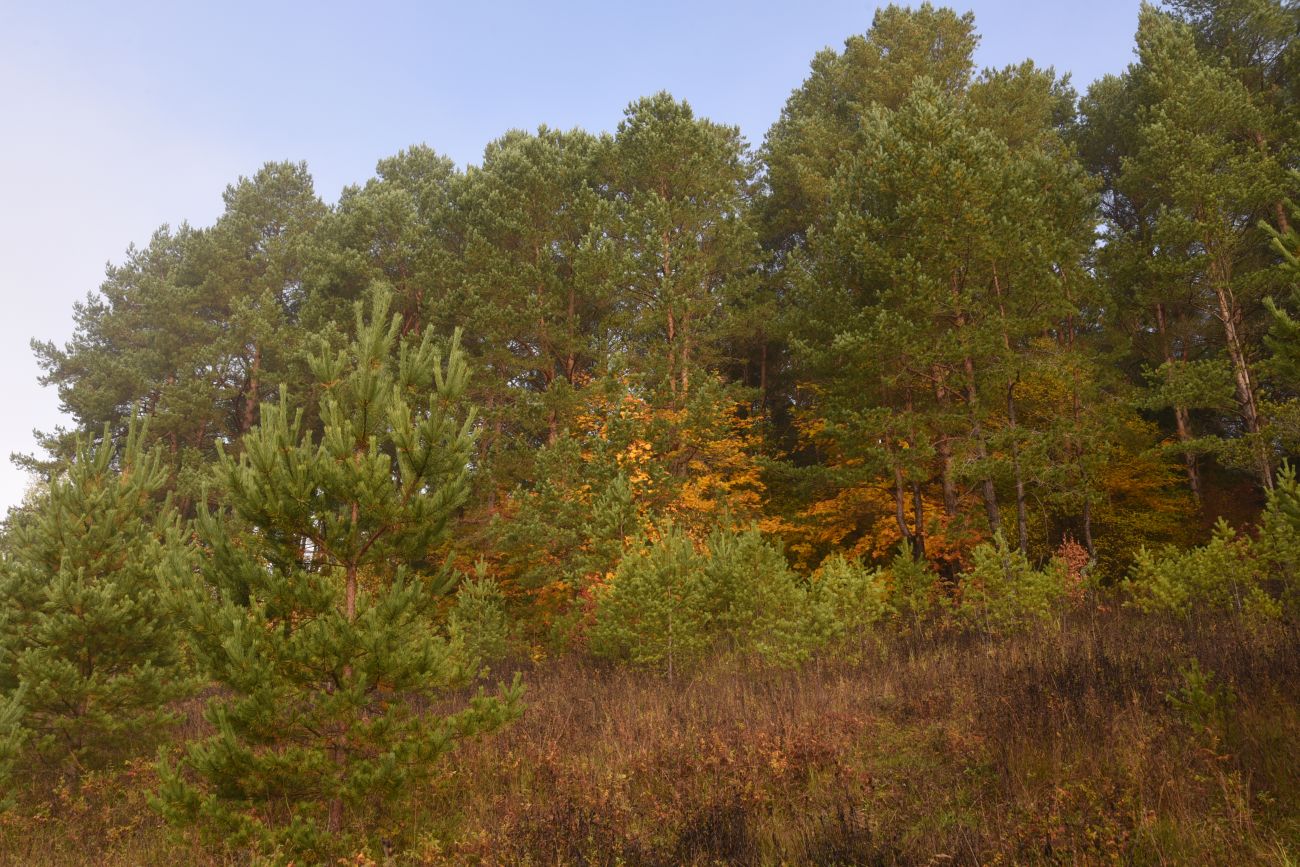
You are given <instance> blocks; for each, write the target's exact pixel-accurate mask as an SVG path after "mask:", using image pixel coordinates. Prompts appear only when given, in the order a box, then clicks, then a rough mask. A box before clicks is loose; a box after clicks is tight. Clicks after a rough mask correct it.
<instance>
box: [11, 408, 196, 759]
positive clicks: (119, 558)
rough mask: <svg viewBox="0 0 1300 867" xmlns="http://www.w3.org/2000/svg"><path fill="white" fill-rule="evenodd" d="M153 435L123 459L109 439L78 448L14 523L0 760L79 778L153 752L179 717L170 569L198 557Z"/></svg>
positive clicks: (137, 433)
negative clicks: (186, 539)
mask: <svg viewBox="0 0 1300 867" xmlns="http://www.w3.org/2000/svg"><path fill="white" fill-rule="evenodd" d="M146 436H147V432H146V431H145V430H144V428H143V427H136V426H133V427H131V428H130V429H129V430H128V432H127V436H126V441H125V442H124V443H123V444H122V445H121V447H120V448H119V447H118V446H116V445H115V444H114V443H113V441H112V439H111V438H110V437H109V435H108V431H107V429H106V430H105V434H104V438H103V439H102V440H101V441H99V442H98V443H94V444H91V443H88V442H86V441H85V440H82V442H81V443H80V445H79V446H78V448H77V451H76V456H75V458H74V459H73V461H72V462H71V464H69V465H68V467H67V469H66V470H65V471H64V472H63V473H62V474H60V475H58V476H56V477H55V478H54V479H53V480H51V482H50V483H49V486H48V489H47V490H46V491H45V492H44V493H43V494H42V495H41V496H40V497H39V499H37V500H36V501H35V502H34V504H33V505H32V506H31V507H30V511H29V512H28V513H27V514H21V515H16V516H15V518H14V519H13V522H12V526H11V529H10V535H11V537H10V538H9V539H7V540H6V549H7V550H6V556H5V558H4V560H3V562H2V563H0V600H3V601H2V602H0V718H7V721H8V726H7V729H8V732H9V734H8V736H6V734H5V733H4V729H5V728H6V726H5V725H4V724H3V723H0V741H8V743H9V748H8V749H5V748H2V747H0V762H3V759H4V753H6V752H8V753H9V754H10V759H11V760H12V759H17V760H19V761H20V763H21V764H27V765H30V766H31V767H33V768H41V767H44V768H47V769H50V770H54V771H56V772H72V773H79V772H80V771H82V770H85V769H91V768H97V767H103V766H105V765H107V764H109V763H111V762H112V761H114V760H116V759H120V758H122V757H124V756H127V755H130V754H131V753H133V752H139V751H140V750H141V749H142V748H144V749H147V748H148V746H149V744H150V741H151V739H152V738H154V737H155V736H157V735H158V734H159V733H160V731H161V730H162V729H163V728H164V727H165V726H166V725H167V724H169V723H171V722H174V721H175V720H176V718H177V716H176V714H175V712H174V711H173V709H172V708H171V707H170V706H169V702H170V701H171V700H172V699H174V698H176V697H178V696H179V695H181V694H183V693H184V692H185V690H186V689H187V687H188V686H189V685H190V680H189V679H188V678H187V676H186V674H185V667H184V665H183V664H182V658H181V652H180V645H179V642H178V640H177V634H176V629H175V624H174V622H173V619H172V617H171V616H170V614H169V612H170V611H171V610H172V606H171V605H170V604H169V603H168V594H167V592H166V583H165V580H164V578H163V577H162V576H161V570H163V569H164V568H166V569H168V570H171V571H179V572H184V571H185V570H186V568H187V564H188V563H189V559H188V557H187V553H186V549H185V547H184V545H183V541H182V537H181V528H180V524H179V523H178V521H177V520H176V518H175V513H174V511H173V510H172V509H171V506H170V504H169V503H168V502H167V501H165V500H163V499H161V498H160V497H159V496H158V493H159V491H160V490H161V489H162V488H163V487H164V486H165V485H166V484H167V480H168V473H167V468H166V465H165V464H164V462H163V457H162V454H161V452H160V451H158V450H154V451H146V450H145V449H144V448H143V445H142V440H143V439H144V438H145V437H146ZM19 729H21V735H20V734H19V733H18V730H19ZM20 737H21V739H22V740H23V741H25V742H26V743H25V745H24V748H23V749H22V751H21V752H19V751H18V750H17V746H18V741H19V738H20Z"/></svg>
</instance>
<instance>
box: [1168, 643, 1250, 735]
mask: <svg viewBox="0 0 1300 867" xmlns="http://www.w3.org/2000/svg"><path fill="white" fill-rule="evenodd" d="M1179 675H1180V677H1181V679H1182V681H1183V682H1182V685H1181V686H1179V687H1178V689H1176V690H1174V691H1173V692H1169V693H1166V695H1165V698H1166V700H1167V701H1168V702H1169V705H1170V707H1172V708H1173V709H1174V712H1175V713H1177V714H1178V716H1179V717H1180V718H1181V719H1182V721H1183V723H1184V724H1185V725H1187V726H1189V727H1190V728H1192V729H1193V730H1195V731H1197V732H1198V733H1203V734H1206V735H1208V736H1209V737H1210V739H1211V740H1212V742H1218V741H1220V740H1222V738H1223V736H1224V733H1225V731H1226V729H1227V726H1228V720H1229V719H1230V718H1231V716H1232V711H1233V704H1234V703H1235V701H1236V696H1235V695H1234V694H1233V691H1232V689H1231V687H1229V686H1228V684H1225V683H1220V682H1219V679H1218V678H1217V677H1215V675H1214V672H1213V671H1206V670H1204V669H1202V668H1201V664H1200V661H1199V660H1197V659H1195V658H1193V659H1192V661H1191V662H1190V663H1188V664H1187V665H1186V666H1185V667H1184V668H1183V669H1182V671H1180V672H1179Z"/></svg>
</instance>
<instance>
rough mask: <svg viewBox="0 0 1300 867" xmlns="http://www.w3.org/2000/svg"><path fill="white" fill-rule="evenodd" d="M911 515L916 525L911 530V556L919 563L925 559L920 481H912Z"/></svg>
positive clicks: (923, 513)
mask: <svg viewBox="0 0 1300 867" xmlns="http://www.w3.org/2000/svg"><path fill="white" fill-rule="evenodd" d="M912 516H913V518H914V519H915V521H916V526H915V528H914V529H913V530H912V538H913V539H914V540H915V541H914V543H913V548H914V550H913V552H912V554H913V556H914V557H915V558H916V561H917V562H918V563H920V562H921V561H923V560H924V559H925V502H924V500H922V498H921V483H920V482H912Z"/></svg>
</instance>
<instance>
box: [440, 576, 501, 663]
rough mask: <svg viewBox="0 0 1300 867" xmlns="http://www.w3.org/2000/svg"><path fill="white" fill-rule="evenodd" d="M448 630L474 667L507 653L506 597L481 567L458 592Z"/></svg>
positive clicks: (449, 616) (449, 618) (463, 583)
mask: <svg viewBox="0 0 1300 867" xmlns="http://www.w3.org/2000/svg"><path fill="white" fill-rule="evenodd" d="M447 631H448V633H449V635H450V636H451V640H452V642H453V643H454V644H456V645H457V646H459V647H460V648H462V649H463V653H464V655H465V658H466V662H467V664H468V665H469V667H470V668H471V669H474V668H477V667H478V666H479V664H481V663H486V662H495V661H496V660H498V659H500V658H501V657H503V656H505V654H506V650H507V648H508V645H509V637H510V626H509V622H508V621H507V619H506V611H505V597H504V595H503V594H502V593H501V586H500V585H499V584H497V582H496V581H494V580H492V579H491V578H489V577H487V576H486V575H485V574H484V571H483V569H482V568H481V566H480V568H479V570H478V571H477V572H476V574H475V575H474V577H472V578H468V579H466V580H465V581H464V582H462V583H461V585H460V589H459V590H457V591H456V602H455V604H454V605H453V606H452V609H451V614H450V615H448V617H447Z"/></svg>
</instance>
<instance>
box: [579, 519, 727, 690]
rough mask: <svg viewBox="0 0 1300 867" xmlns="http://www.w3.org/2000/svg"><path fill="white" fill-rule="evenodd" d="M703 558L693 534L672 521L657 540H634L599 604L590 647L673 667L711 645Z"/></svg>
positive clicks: (643, 662) (637, 661) (605, 653)
mask: <svg viewBox="0 0 1300 867" xmlns="http://www.w3.org/2000/svg"><path fill="white" fill-rule="evenodd" d="M709 626H710V616H709V604H708V599H707V593H706V588H705V581H704V557H703V555H701V554H700V553H699V552H698V551H696V550H695V545H694V543H693V542H692V541H691V540H690V538H689V537H688V536H687V535H686V534H685V533H683V532H682V531H681V530H678V529H677V528H676V527H673V526H671V525H670V526H668V527H666V528H664V530H663V531H662V535H661V537H660V538H659V539H658V540H656V541H648V540H647V541H644V542H642V543H641V544H638V545H633V546H632V548H631V549H629V551H628V552H627V554H626V555H624V557H623V559H622V560H621V561H620V562H619V565H618V569H617V570H615V572H614V577H613V580H612V581H611V582H610V584H609V586H608V587H607V588H606V589H605V590H604V591H603V593H602V594H601V595H600V597H599V599H598V601H597V604H596V621H595V625H594V626H593V627H592V631H591V647H592V650H593V651H594V652H595V653H597V654H598V655H601V656H606V657H610V658H614V659H622V660H626V661H628V662H631V663H634V664H638V665H648V664H649V665H657V664H660V663H663V664H666V665H667V666H668V670H669V672H670V673H671V672H673V671H674V670H675V669H676V668H679V667H681V666H683V665H686V664H689V663H690V662H693V661H694V660H696V659H697V658H698V657H699V656H701V655H702V654H703V653H704V651H705V650H706V649H707V648H708V646H709V644H710V635H709Z"/></svg>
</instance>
